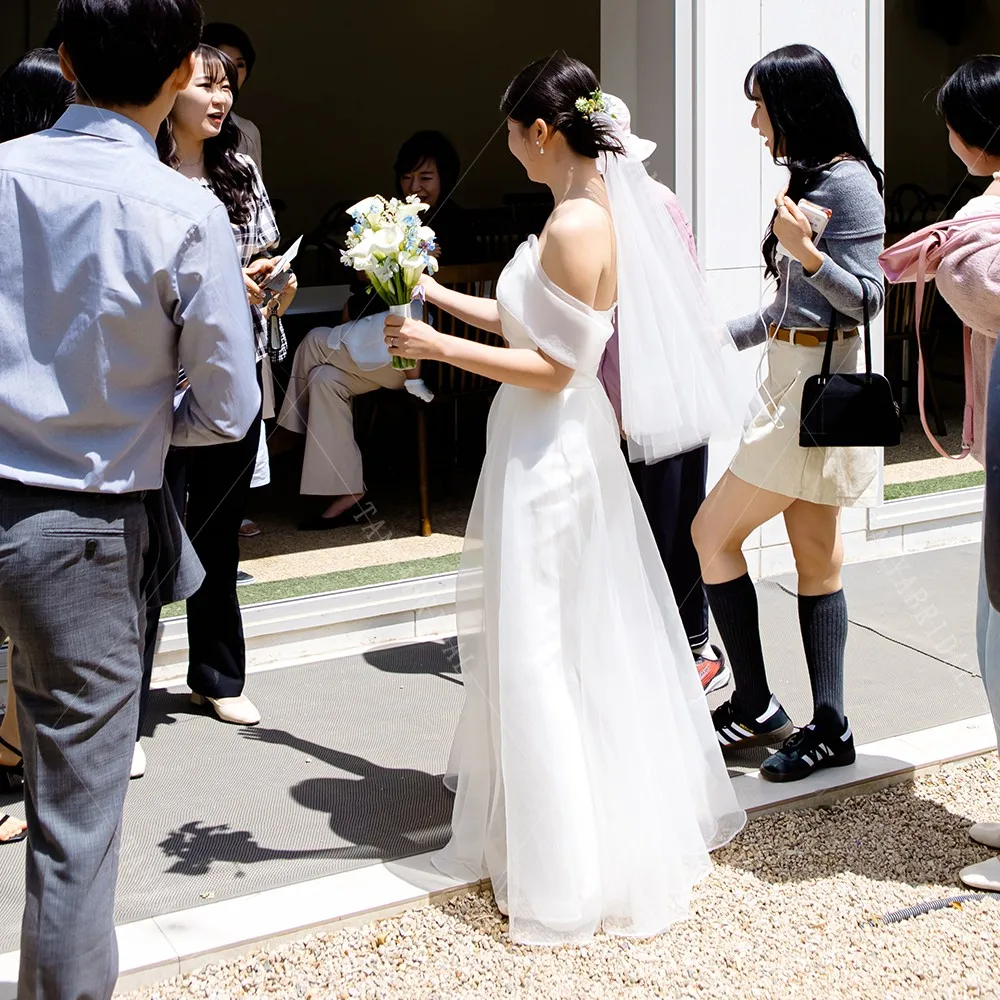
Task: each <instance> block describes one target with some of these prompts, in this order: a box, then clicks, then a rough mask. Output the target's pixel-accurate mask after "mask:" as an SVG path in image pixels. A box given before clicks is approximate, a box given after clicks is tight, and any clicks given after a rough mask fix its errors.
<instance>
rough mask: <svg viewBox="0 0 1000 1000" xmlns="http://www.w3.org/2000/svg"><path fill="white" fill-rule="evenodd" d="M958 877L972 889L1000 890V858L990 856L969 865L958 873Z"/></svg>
mask: <svg viewBox="0 0 1000 1000" xmlns="http://www.w3.org/2000/svg"><path fill="white" fill-rule="evenodd" d="M958 877H959V878H960V879H961V880H962V882H963V884H965V885H967V886H968V887H969V888H970V889H979V890H981V891H983V892H1000V860H998V859H997V858H990V860H989V861H983V862H981V863H980V864H978V865H969V867H968V868H963V869H962V870H961V871H960V872H959V873H958Z"/></svg>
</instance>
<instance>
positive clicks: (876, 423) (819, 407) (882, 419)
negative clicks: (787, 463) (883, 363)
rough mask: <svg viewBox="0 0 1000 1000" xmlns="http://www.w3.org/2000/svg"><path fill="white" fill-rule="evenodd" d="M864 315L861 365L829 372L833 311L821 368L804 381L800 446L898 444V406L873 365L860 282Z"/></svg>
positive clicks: (865, 296) (865, 293)
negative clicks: (852, 369)
mask: <svg viewBox="0 0 1000 1000" xmlns="http://www.w3.org/2000/svg"><path fill="white" fill-rule="evenodd" d="M861 290H862V296H863V301H864V320H865V332H864V338H865V370H864V371H863V372H831V371H830V362H831V360H832V359H833V343H834V341H835V340H836V339H837V311H836V310H834V313H833V317H832V318H831V320H830V332H829V335H828V336H827V338H826V351H825V353H824V354H823V370H822V371H821V372H820V374H819V375H814V376H812V378H809V379H806V383H805V385H804V386H803V387H802V422H801V423H800V425H799V445H800V446H801V447H803V448H853V447H865V446H874V447H876V448H892V447H895V446H896V445H898V444H899V437H900V420H899V406H898V405H897V403H896V401H895V400H894V399H893V398H892V387H891V386H890V385H889V380H888V379H887V378H886V377H885V376H884V375H879V374H878V372H873V371H872V335H871V328H870V324H869V317H868V290H867V288H865V283H864V281H862V282H861Z"/></svg>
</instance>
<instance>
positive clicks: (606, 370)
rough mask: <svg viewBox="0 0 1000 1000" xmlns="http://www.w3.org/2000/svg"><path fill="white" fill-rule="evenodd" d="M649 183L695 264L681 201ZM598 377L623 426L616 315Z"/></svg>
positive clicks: (656, 183) (695, 254)
mask: <svg viewBox="0 0 1000 1000" xmlns="http://www.w3.org/2000/svg"><path fill="white" fill-rule="evenodd" d="M649 183H650V184H652V185H654V187H655V188H656V197H657V200H658V201H659V202H660V203H661V204H662V205H663V207H664V208H665V209H666V210H667V212H669V213H670V217H671V218H672V219H673V220H674V224H675V225H676V226H677V232H678V233H680V235H681V237H682V238H683V239H684V241H685V242H686V243H687V246H688V249H689V250H690V251H691V256H692V257H693V258H694V260H695V262H696V263H697V261H698V248H697V246H696V245H695V241H694V232H693V231H692V229H691V223H690V222H688V219H687V216H686V215H685V214H684V209H683V208H682V207H681V203H680V200H679V199H678V197H677V195H675V194H674V192H673V191H671V190H670V188H668V187H667V186H666V185H665V184H661V183H660V182H659V181H654V180H653V179H652V177H651V178H650V179H649ZM597 377H598V378H599V379H600V380H601V384H602V385H603V386H604V391H605V392H606V393H607V394H608V399H610V400H611V405H612V406H613V407H614V410H615V416H617V417H618V424H619V426H620V425H621V422H622V391H621V369H620V367H619V358H618V316H617V314H616V315H615V320H614V332H613V333H612V334H611V339H610V340H609V341H608V344H607V347H605V349H604V356H603V357H602V358H601V366H600V368H599V369H598V372H597Z"/></svg>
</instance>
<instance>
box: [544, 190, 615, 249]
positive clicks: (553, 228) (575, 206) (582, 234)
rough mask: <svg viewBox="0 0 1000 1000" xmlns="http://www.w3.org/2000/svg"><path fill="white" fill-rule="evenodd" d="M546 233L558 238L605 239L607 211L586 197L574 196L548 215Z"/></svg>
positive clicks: (607, 230)
mask: <svg viewBox="0 0 1000 1000" xmlns="http://www.w3.org/2000/svg"><path fill="white" fill-rule="evenodd" d="M545 231H546V234H547V235H549V236H555V237H556V238H557V239H560V240H579V239H585V238H588V237H590V238H593V239H599V240H605V241H606V240H607V238H608V233H609V229H608V213H607V211H606V210H605V209H604V208H602V207H601V206H600V205H598V204H597V203H596V202H594V201H591V200H589V199H587V198H574V199H573V200H572V201H568V202H565V203H564V204H562V205H559V206H558V207H557V208H556V209H555V211H554V212H553V213H552V215H551V216H550V217H549V221H548V224H547V225H546V227H545Z"/></svg>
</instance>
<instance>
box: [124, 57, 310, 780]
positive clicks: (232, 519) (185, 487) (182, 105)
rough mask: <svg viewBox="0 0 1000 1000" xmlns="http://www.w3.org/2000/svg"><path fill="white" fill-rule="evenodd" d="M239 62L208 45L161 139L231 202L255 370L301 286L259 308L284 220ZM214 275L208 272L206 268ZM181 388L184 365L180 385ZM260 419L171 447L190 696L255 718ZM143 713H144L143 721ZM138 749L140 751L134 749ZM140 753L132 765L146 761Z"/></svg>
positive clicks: (185, 168) (171, 160)
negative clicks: (214, 440) (194, 563)
mask: <svg viewBox="0 0 1000 1000" xmlns="http://www.w3.org/2000/svg"><path fill="white" fill-rule="evenodd" d="M237 90H238V87H237V73H236V66H235V65H234V64H233V62H232V60H230V59H229V57H228V56H226V55H224V54H223V53H222V52H220V51H219V50H218V49H214V48H211V47H210V46H207V45H202V46H200V47H199V48H198V50H197V52H196V67H195V72H194V75H193V76H192V78H191V82H190V84H189V85H188V87H187V89H186V90H184V91H182V92H181V93H180V95H179V96H178V98H177V103H176V104H175V105H174V109H173V111H172V112H171V113H170V118H169V119H168V120H167V121H166V122H165V123H164V126H163V129H162V130H161V132H160V135H159V137H158V140H157V144H158V146H159V149H160V157H161V159H162V160H163V161H164V162H165V163H167V164H168V165H169V166H171V167H173V168H174V169H176V170H178V171H179V172H180V173H182V174H184V176H186V177H189V178H191V180H192V181H194V182H195V183H198V184H202V185H204V186H205V187H208V188H210V189H211V190H212V191H213V192H214V193H215V194H216V195H217V196H218V197H219V200H220V201H222V203H223V204H224V205H225V206H226V208H227V209H228V210H229V217H230V220H231V221H232V224H233V230H234V233H235V235H236V246H237V248H238V250H239V253H240V256H241V259H242V264H243V269H244V276H245V280H246V286H247V295H248V299H249V303H250V310H251V313H252V315H253V327H254V334H255V337H256V342H257V361H258V370H257V374H258V379H259V378H260V363H261V362H262V361H263V359H264V358H265V357H266V356H270V357H272V358H273V359H274V360H280V359H281V358H282V357H284V354H285V353H286V346H285V338H284V332H283V330H282V329H281V325H280V322H279V321H278V317H279V316H280V315H281V314H283V313H284V311H285V310H286V309H287V308H288V306H289V304H290V303H291V300H292V298H293V297H294V295H295V290H296V284H295V282H294V280H292V281H291V282H290V283H289V284H288V286H287V287H286V288H285V290H284V292H283V293H282V294H281V295H280V296H279V297H278V298H277V299H274V300H272V302H271V303H270V304H268V305H267V306H266V307H265V308H262V304H263V302H264V295H263V293H262V291H261V287H260V285H259V284H258V282H261V283H264V281H265V279H266V278H267V277H268V276H269V275H270V272H271V269H272V266H273V265H272V264H271V262H270V261H269V260H268V258H267V257H266V254H267V252H268V251H269V250H270V249H271V248H273V247H275V246H277V244H278V240H279V233H278V227H277V224H276V222H275V218H274V212H273V210H272V209H271V203H270V201H269V200H268V197H267V192H266V191H265V189H264V185H263V182H262V181H261V178H260V173H259V172H258V170H257V167H256V166H255V164H254V162H253V160H252V159H250V157H249V156H247V155H245V154H243V153H239V152H237V147H238V145H239V141H240V136H239V130H238V128H237V127H236V125H235V124H234V123H233V121H232V118H231V116H230V111H231V109H232V106H233V101H234V99H235V96H236V93H237ZM205 277H206V279H208V278H209V276H208V275H206V276H205ZM178 388H179V390H182V389H183V373H181V381H180V383H179V386H178ZM259 442H260V421H259V420H258V421H257V422H256V423H255V424H254V428H253V430H251V431H250V432H249V433H248V434H247V436H246V437H245V438H244V439H243V441H240V442H236V443H233V444H222V445H213V446H210V447H207V448H188V449H183V450H179V451H175V452H171V454H169V455H168V457H167V479H168V482H170V484H171V488H172V490H173V492H174V499H175V503H176V504H177V506H178V510H185V509H186V526H187V531H188V534H189V535H190V537H191V541H192V543H193V544H194V547H195V550H196V552H197V553H198V557H199V558H200V559H201V562H202V565H203V566H204V567H205V582H204V583H203V584H202V586H201V589H200V590H199V591H198V592H197V593H196V594H195V595H194V596H192V597H190V598H188V602H187V628H188V646H189V661H188V685H189V686H190V688H191V691H192V701H193V702H194V703H195V704H198V705H201V704H205V703H206V702H207V703H208V705H209V706H210V707H211V708H212V710H213V711H214V712H215V714H216V715H217V716H218V717H219V719H221V720H222V721H223V722H230V723H234V724H239V725H255V724H256V723H258V722H259V721H260V714H259V712H258V711H257V709H256V707H255V706H254V705H253V703H252V702H251V701H250V699H249V698H247V697H246V695H245V694H244V693H243V687H244V683H245V681H246V647H245V644H244V641H243V623H242V619H241V617H240V606H239V601H238V600H237V597H236V573H237V569H238V565H239V529H240V524H241V522H242V520H243V515H244V513H245V511H246V504H247V498H248V496H249V492H250V486H251V481H252V478H253V474H254V468H255V465H256V458H257V451H258V446H259ZM158 618H159V609H158V608H152V609H150V611H149V615H148V621H147V632H146V638H147V642H146V662H145V667H146V671H145V677H144V687H143V708H145V704H146V698H147V695H148V690H149V675H150V673H151V670H152V656H153V647H154V645H155V638H156V624H157V621H158ZM141 725H142V722H141V720H140V731H141ZM137 757H140V758H141V752H139V753H137ZM141 763H142V761H141V760H140V761H137V765H138V766H137V767H136V768H134V771H141Z"/></svg>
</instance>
